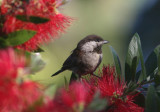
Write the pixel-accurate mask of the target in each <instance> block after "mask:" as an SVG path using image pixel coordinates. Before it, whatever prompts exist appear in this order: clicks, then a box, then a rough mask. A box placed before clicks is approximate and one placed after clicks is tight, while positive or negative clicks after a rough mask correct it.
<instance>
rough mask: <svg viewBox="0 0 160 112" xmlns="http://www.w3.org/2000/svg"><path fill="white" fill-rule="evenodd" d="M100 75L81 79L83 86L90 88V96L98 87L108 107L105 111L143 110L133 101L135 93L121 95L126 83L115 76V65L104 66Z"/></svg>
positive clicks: (135, 111) (139, 111) (125, 111)
mask: <svg viewBox="0 0 160 112" xmlns="http://www.w3.org/2000/svg"><path fill="white" fill-rule="evenodd" d="M100 75H101V76H102V77H101V78H99V79H97V80H96V79H94V78H90V80H89V81H83V82H84V84H85V86H86V87H88V88H90V89H89V90H90V93H89V94H90V96H93V94H94V92H95V91H96V90H97V89H99V91H100V93H101V96H102V97H103V98H107V100H108V106H109V107H108V109H107V110H106V112H143V111H144V109H143V108H142V107H139V106H138V105H136V104H135V103H133V98H134V96H135V95H130V96H129V95H127V96H125V97H124V96H123V93H124V89H125V88H126V87H127V86H126V84H125V83H124V82H123V81H121V80H120V79H118V78H117V77H116V72H115V67H110V66H104V67H103V69H102V73H100Z"/></svg>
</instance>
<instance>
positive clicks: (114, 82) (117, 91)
mask: <svg viewBox="0 0 160 112" xmlns="http://www.w3.org/2000/svg"><path fill="white" fill-rule="evenodd" d="M102 71H103V76H102V78H101V79H99V80H98V82H97V83H98V88H99V89H100V92H101V94H102V96H104V97H110V96H113V95H118V96H121V95H122V94H123V91H124V88H125V87H126V85H125V83H123V82H120V80H119V79H118V78H116V77H115V75H116V72H115V67H110V66H106V67H103V70H102Z"/></svg>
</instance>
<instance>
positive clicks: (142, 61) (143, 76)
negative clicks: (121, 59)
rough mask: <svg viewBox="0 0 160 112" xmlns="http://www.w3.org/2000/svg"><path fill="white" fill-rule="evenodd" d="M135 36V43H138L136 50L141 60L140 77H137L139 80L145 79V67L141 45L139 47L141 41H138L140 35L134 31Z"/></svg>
mask: <svg viewBox="0 0 160 112" xmlns="http://www.w3.org/2000/svg"><path fill="white" fill-rule="evenodd" d="M135 38H136V39H137V43H138V52H139V58H140V62H141V71H142V72H141V75H142V76H140V77H141V79H139V81H143V80H145V79H146V67H145V64H144V58H143V52H142V47H141V41H140V37H139V35H138V34H137V33H136V34H135Z"/></svg>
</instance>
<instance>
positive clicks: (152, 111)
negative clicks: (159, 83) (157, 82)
mask: <svg viewBox="0 0 160 112" xmlns="http://www.w3.org/2000/svg"><path fill="white" fill-rule="evenodd" d="M159 105H160V98H159V97H158V95H157V93H156V90H155V88H154V87H153V86H152V85H151V86H150V87H149V89H148V92H147V97H146V102H145V112H160V106H159Z"/></svg>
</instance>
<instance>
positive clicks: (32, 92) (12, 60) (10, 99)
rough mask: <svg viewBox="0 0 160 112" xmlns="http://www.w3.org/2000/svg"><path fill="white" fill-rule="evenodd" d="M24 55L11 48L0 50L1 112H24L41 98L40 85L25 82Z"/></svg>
mask: <svg viewBox="0 0 160 112" xmlns="http://www.w3.org/2000/svg"><path fill="white" fill-rule="evenodd" d="M25 64H26V61H25V58H24V56H23V55H19V54H17V53H15V52H14V50H13V49H11V48H9V49H6V50H0V100H1V101H0V112H14V111H15V112H23V111H24V110H26V109H27V108H29V107H30V106H32V105H33V104H34V102H36V101H37V100H39V98H40V97H41V91H40V90H39V89H38V85H37V84H36V83H35V82H32V81H23V80H22V79H21V76H19V75H24V66H25Z"/></svg>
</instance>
